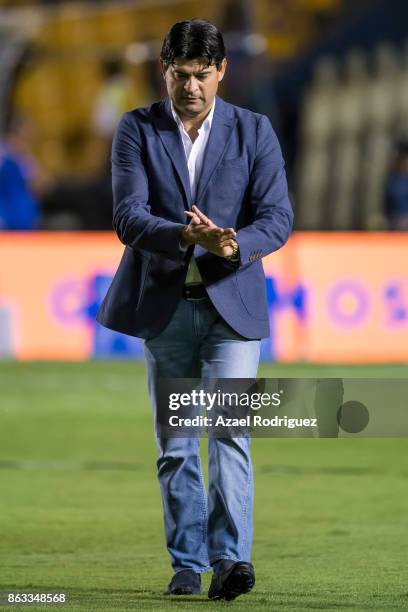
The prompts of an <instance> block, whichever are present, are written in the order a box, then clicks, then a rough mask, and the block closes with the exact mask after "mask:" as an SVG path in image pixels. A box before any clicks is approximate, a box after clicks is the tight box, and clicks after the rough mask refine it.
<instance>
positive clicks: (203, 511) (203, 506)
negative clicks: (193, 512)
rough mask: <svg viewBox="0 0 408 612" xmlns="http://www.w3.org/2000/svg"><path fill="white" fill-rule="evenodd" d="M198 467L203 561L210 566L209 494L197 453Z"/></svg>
mask: <svg viewBox="0 0 408 612" xmlns="http://www.w3.org/2000/svg"><path fill="white" fill-rule="evenodd" d="M196 459H197V469H198V474H199V479H200V483H201V546H200V550H201V551H202V552H201V557H202V558H201V562H202V563H204V564H205V565H206V566H207V567H208V555H207V554H206V552H204V551H206V542H207V522H208V516H207V508H206V506H207V496H206V493H205V483H204V477H203V471H202V468H201V459H200V455H199V454H198V455H197V458H196Z"/></svg>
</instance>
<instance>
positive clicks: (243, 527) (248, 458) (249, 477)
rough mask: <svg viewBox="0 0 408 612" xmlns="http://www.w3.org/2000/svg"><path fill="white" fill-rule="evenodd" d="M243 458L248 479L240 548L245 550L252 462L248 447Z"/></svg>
mask: <svg viewBox="0 0 408 612" xmlns="http://www.w3.org/2000/svg"><path fill="white" fill-rule="evenodd" d="M245 460H246V461H247V465H248V468H249V469H248V479H247V484H246V495H245V500H244V503H243V505H242V519H241V520H242V532H243V534H244V537H243V538H242V549H243V551H245V550H246V548H247V545H248V530H247V515H248V501H249V496H250V486H251V480H252V462H251V457H250V449H249V447H248V454H246V455H245Z"/></svg>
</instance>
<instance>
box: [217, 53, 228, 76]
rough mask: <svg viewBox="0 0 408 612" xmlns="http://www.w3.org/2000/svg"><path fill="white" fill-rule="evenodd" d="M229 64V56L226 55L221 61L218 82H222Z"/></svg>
mask: <svg viewBox="0 0 408 612" xmlns="http://www.w3.org/2000/svg"><path fill="white" fill-rule="evenodd" d="M227 64H228V62H227V58H226V57H224V59H223V60H222V62H221V66H220V69H219V71H218V82H221V81H222V79H223V78H224V74H225V71H226V69H227Z"/></svg>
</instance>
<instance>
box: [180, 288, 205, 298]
mask: <svg viewBox="0 0 408 612" xmlns="http://www.w3.org/2000/svg"><path fill="white" fill-rule="evenodd" d="M183 298H184V299H186V300H202V299H203V298H208V294H207V291H206V290H205V287H204V285H184V289H183Z"/></svg>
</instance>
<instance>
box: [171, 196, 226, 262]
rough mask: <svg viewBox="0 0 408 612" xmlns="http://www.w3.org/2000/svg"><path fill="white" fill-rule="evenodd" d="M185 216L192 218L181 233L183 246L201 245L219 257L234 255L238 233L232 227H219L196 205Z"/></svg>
mask: <svg viewBox="0 0 408 612" xmlns="http://www.w3.org/2000/svg"><path fill="white" fill-rule="evenodd" d="M185 214H186V215H187V216H188V217H190V223H189V224H188V225H186V227H185V228H184V229H183V230H182V232H181V244H182V246H187V245H188V246H189V245H191V244H199V245H200V246H202V247H203V248H204V249H207V251H210V253H214V255H218V256H219V257H230V256H231V255H232V254H233V252H234V249H233V247H234V244H235V240H234V238H235V236H236V232H235V230H234V229H233V228H232V227H227V228H222V227H218V226H217V225H215V223H213V222H212V221H211V219H209V218H208V217H206V216H205V215H204V213H202V212H201V210H200V209H199V208H197V206H196V205H195V204H194V205H193V207H192V211H189V210H186V211H185Z"/></svg>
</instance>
